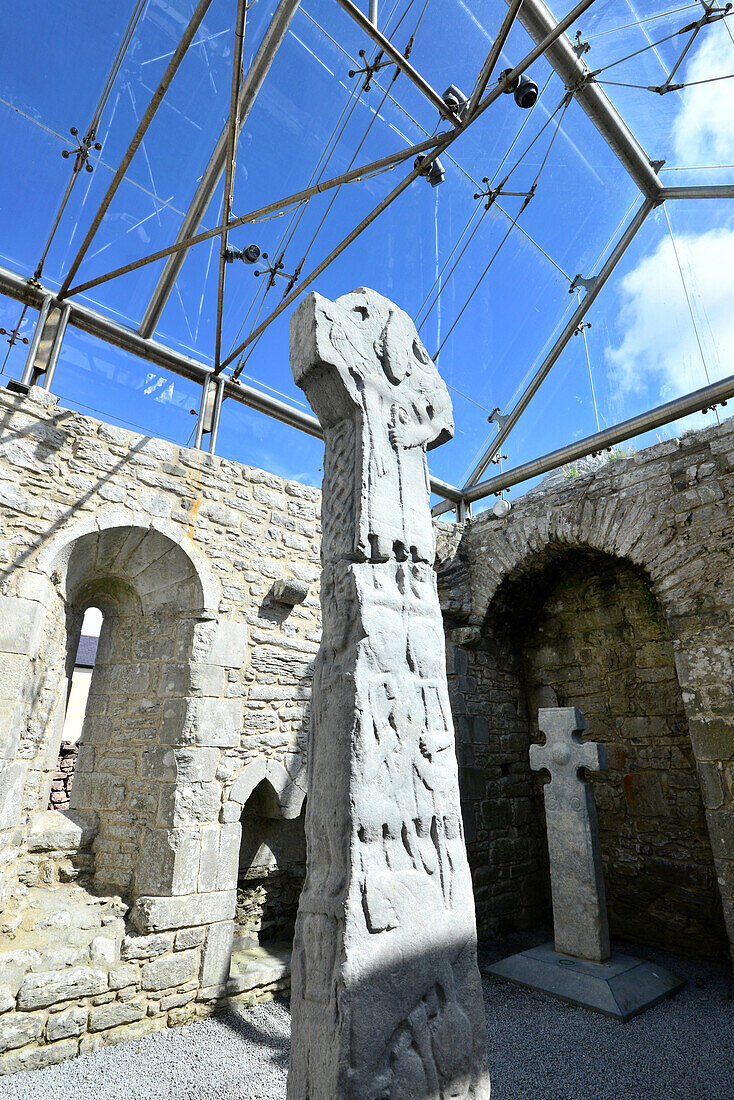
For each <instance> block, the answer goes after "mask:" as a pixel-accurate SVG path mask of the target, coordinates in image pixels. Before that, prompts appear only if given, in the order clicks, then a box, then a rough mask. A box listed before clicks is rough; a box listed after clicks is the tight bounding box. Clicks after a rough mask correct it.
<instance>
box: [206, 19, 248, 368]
mask: <svg viewBox="0 0 734 1100" xmlns="http://www.w3.org/2000/svg"><path fill="white" fill-rule="evenodd" d="M246 19H247V6H246V3H245V0H237V19H236V22H235V28H234V58H233V59H232V88H231V91H230V98H229V124H228V127H227V129H228V134H227V160H226V163H225V166H224V197H223V199H222V224H223V225H225V226H226V225H227V223H228V222H229V218H230V214H231V213H232V190H233V187H234V171H235V164H236V158H237V134H238V129H237V104H238V101H239V90H240V78H241V76H242V50H243V48H244V44H245V20H246ZM226 256H227V230H226V229H225V230H224V232H223V233H222V236H221V239H220V244H219V277H218V280H217V321H216V328H215V330H214V331H215V337H214V340H215V345H214V370H215V371H218V370H219V361H220V359H221V356H222V313H223V310H224V284H225V280H226V275H227V259H226Z"/></svg>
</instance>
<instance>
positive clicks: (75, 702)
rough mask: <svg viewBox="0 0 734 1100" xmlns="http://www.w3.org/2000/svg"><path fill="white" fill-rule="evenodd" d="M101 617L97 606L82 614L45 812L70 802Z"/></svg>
mask: <svg viewBox="0 0 734 1100" xmlns="http://www.w3.org/2000/svg"><path fill="white" fill-rule="evenodd" d="M103 620H104V615H103V613H102V611H101V610H100V608H98V607H88V608H87V609H86V611H85V612H84V618H83V620H82V628H81V634H80V636H79V643H78V645H77V649H76V655H75V657H74V668H73V670H72V674H71V679H70V680H69V687H68V692H67V698H66V713H65V716H64V728H63V732H62V734H61V745H60V748H59V759H58V763H57V765H56V772H55V774H54V777H53V780H52V783H51V797H50V801H49V806H48V808H49V810H65V809H67V808H68V806H69V802H70V799H71V789H72V786H73V784H74V769H75V768H76V761H77V757H78V755H79V739H80V737H81V733H82V727H83V725H84V716H85V714H86V709H87V699H88V696H89V687H90V684H91V682H92V672H93V671H94V664H95V661H96V659H97V647H98V645H99V635H100V631H101V629H102V622H103Z"/></svg>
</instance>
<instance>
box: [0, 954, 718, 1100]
mask: <svg viewBox="0 0 734 1100" xmlns="http://www.w3.org/2000/svg"><path fill="white" fill-rule="evenodd" d="M546 938H547V937H543V936H538V935H530V936H528V935H524V936H519V935H518V936H510V937H508V938H506V939H504V940H501V941H497V942H495V943H492V944H491V946H486V947H484V948H483V949H482V951H481V953H480V963H481V964H483V965H487V964H488V963H489V962H492V961H494V960H496V959H499V958H503V957H504V956H506V955H509V954H512V953H514V952H515V951H519V950H522V949H524V948H526V947H530V946H531V945H533V944H535V943H538V942H543V939H546ZM619 946H620V948H621V949H623V950H624V949H625V946H624V945H619ZM626 950H627V951H628V952H629V953H634V954H636V955H638V956H640V957H642V958H646V959H650V960H652V961H654V962H657V963H658V964H660V965H662V966H667V967H668V968H669V969H671V970H674V971H676V972H677V973H678V974H680V975H681V977H684V978H686V979H687V980H688V985H687V986H686V988H685V989H683V990H682V991H681V993H679V994H678V996H677V997H675V998H674V999H672V1000H669V1001H665V1002H663V1003H662V1004H660V1005H657V1006H656V1007H655V1008H652V1009H650V1011H649V1012H647V1013H646V1014H644V1015H643V1016H639V1017H637V1018H636V1019H634V1020H631V1021H630V1022H629V1023H627V1024H619V1023H617V1022H616V1021H615V1020H610V1019H607V1018H606V1017H604V1016H598V1015H596V1014H594V1013H591V1012H586V1011H584V1010H582V1009H575V1008H572V1007H570V1006H568V1005H565V1004H563V1003H562V1002H560V1001H555V1000H552V999H550V998H546V997H544V996H541V995H539V994H534V993H530V992H528V991H527V990H522V989H518V988H517V987H515V986H512V985H509V984H506V983H504V982H501V981H498V980H496V979H485V982H484V992H485V1004H486V1008H487V1031H488V1049H489V1067H490V1074H491V1078H492V1100H525V1098H526V1097H527V1098H528V1100H733V1098H734V1000H732V991H733V989H734V983H733V982H732V979H731V978H730V977H729V976H728V974H727V972H726V971H725V969H724V968H723V967H722V966H717V965H715V964H713V963H708V962H700V961H696V960H689V959H680V958H675V959H674V958H673V957H672V956H669V955H665V954H664V953H662V952H660V951H649V950H646V949H644V948H635V949H634V951H633V952H630V949H629V948H626ZM288 1045H289V1015H288V1008H287V1005H286V1003H285V1002H283V1001H279V1002H275V1003H273V1004H268V1005H259V1006H257V1007H256V1008H252V1009H249V1010H248V1011H246V1012H244V1013H243V1014H242V1015H240V1014H237V1013H229V1014H227V1015H225V1016H218V1017H216V1018H213V1019H210V1020H204V1021H202V1022H201V1023H197V1024H192V1025H190V1026H189V1027H186V1028H177V1029H175V1030H168V1031H165V1032H162V1033H159V1034H157V1035H153V1036H151V1037H150V1038H147V1039H142V1040H133V1041H131V1042H127V1043H121V1044H120V1045H118V1046H113V1047H108V1048H106V1049H103V1050H100V1051H98V1052H97V1053H95V1054H87V1055H84V1056H82V1057H81V1058H77V1059H75V1060H74V1061H71V1062H64V1063H63V1064H62V1065H60V1066H51V1067H49V1068H48V1069H42V1070H36V1071H35V1072H32V1073H24V1074H15V1075H13V1076H12V1077H3V1078H0V1100H49V1097H52V1098H54V1100H87V1098H88V1100H285V1079H286V1072H287V1067H288ZM318 1100H329V1098H321V1097H319V1098H318ZM417 1100H419V1098H417Z"/></svg>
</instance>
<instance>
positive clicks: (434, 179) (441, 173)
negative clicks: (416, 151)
mask: <svg viewBox="0 0 734 1100" xmlns="http://www.w3.org/2000/svg"><path fill="white" fill-rule="evenodd" d="M425 159H426V158H425V157H416V158H415V163H414V164H413V167H414V168H420V166H421V164H422V163H423V161H424V160H425ZM420 174H421V175H422V176H423V177H424V179H427V180H428V182H429V183H430V185H431V187H438V185H439V183H443V181H444V178H445V176H446V172H445V170H444V166H443V165H442V164H441V161H440V160H439V159H438V157H435V158H434V159H433V160H432V161H431V162H430V164H427V165H426V167H425V168H422V169H421V172H420Z"/></svg>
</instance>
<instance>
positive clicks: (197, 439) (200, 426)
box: [194, 375, 212, 451]
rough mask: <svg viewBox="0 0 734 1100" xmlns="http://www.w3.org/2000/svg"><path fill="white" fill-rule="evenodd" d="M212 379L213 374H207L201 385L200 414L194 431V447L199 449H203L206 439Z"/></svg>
mask: <svg viewBox="0 0 734 1100" xmlns="http://www.w3.org/2000/svg"><path fill="white" fill-rule="evenodd" d="M211 381H212V380H211V375H207V376H206V378H205V379H204V382H203V384H202V387H201V401H200V402H199V415H198V417H197V418H196V431H195V432H194V447H195V448H196V450H197V451H200V450H201V444H202V441H203V439H204V422H205V420H206V410H207V406H208V404H209V387H210V386H211Z"/></svg>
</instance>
